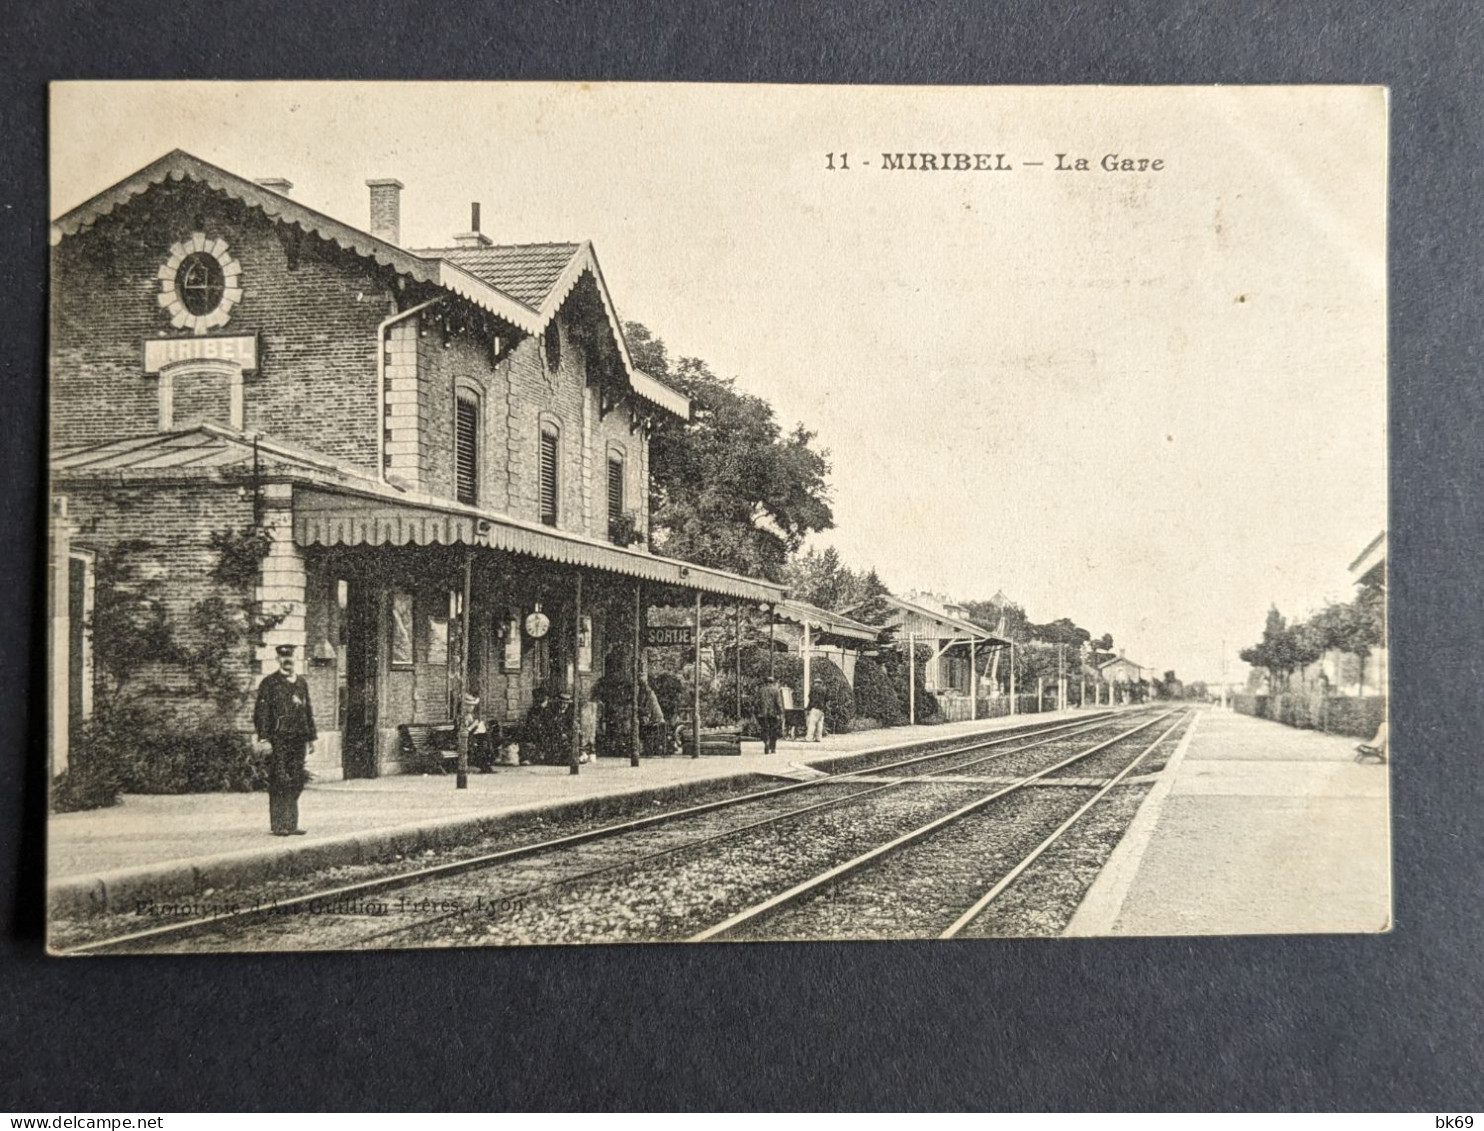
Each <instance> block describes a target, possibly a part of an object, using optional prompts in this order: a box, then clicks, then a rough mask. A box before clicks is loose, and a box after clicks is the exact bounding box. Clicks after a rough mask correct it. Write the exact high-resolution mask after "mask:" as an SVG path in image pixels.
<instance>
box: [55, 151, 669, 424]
mask: <svg viewBox="0 0 1484 1131" xmlns="http://www.w3.org/2000/svg"><path fill="white" fill-rule="evenodd" d="M186 180H189V181H193V182H196V183H199V184H204V185H206V186H207V187H208V188H211V189H214V190H215V191H217V192H220V193H223V194H224V195H226V196H229V197H231V198H232V199H234V200H237V201H239V202H240V203H243V204H246V205H248V206H249V207H252V208H255V209H257V210H259V211H260V212H262V213H263V214H264V215H266V216H269V217H271V218H272V219H274V220H277V221H278V222H280V223H283V224H288V225H290V226H293V227H297V228H299V229H300V230H301V231H304V232H307V233H310V234H312V235H315V236H318V237H319V238H321V239H324V240H328V241H330V242H333V243H334V244H336V246H338V247H341V248H344V249H345V250H347V251H352V252H354V253H356V254H357V255H361V256H363V257H365V258H367V259H371V260H373V261H375V262H377V263H380V264H381V265H382V266H384V267H389V268H391V269H393V270H395V271H397V272H398V273H400V274H402V275H406V276H407V277H409V278H411V279H414V280H416V281H418V282H421V283H427V284H430V285H432V286H436V287H439V288H441V289H443V290H446V291H449V292H451V293H453V294H456V295H458V296H459V297H461V298H463V299H465V300H466V301H468V302H471V303H473V304H474V305H475V306H478V307H480V308H481V309H483V310H486V311H488V312H489V313H491V314H493V315H495V316H496V317H498V318H500V319H502V320H503V321H505V322H507V323H509V324H510V325H511V326H514V327H515V328H516V329H518V330H521V331H523V332H525V333H527V334H539V333H541V332H542V331H543V330H544V329H545V328H546V326H547V325H548V323H550V321H551V319H552V318H553V317H555V315H556V313H557V311H558V310H559V309H560V307H561V305H562V302H563V301H565V299H566V297H567V295H568V294H570V293H571V291H572V288H573V287H574V286H576V285H577V281H578V279H580V278H581V277H582V276H583V275H584V274H588V273H590V274H591V275H592V276H593V278H594V280H595V281H596V283H597V286H598V292H599V294H600V295H601V297H602V301H603V307H604V310H605V311H606V313H607V315H608V322H609V327H610V329H611V330H612V331H613V335H614V340H615V342H616V343H617V345H618V351H619V354H620V355H621V357H622V359H623V366H624V370H625V373H626V375H627V377H628V378H629V383H630V386H631V387H632V389H633V391H634V393H635V395H637V396H639V397H641V398H642V399H643V400H645V401H646V402H648V403H649V404H651V405H653V406H655V407H657V408H661V409H664V410H665V411H667V412H670V413H673V414H675V415H676V416H679V417H681V418H682V419H689V418H690V399H689V398H688V397H686V396H685V394H684V393H681V392H679V391H678V390H676V389H673V388H671V387H670V386H669V385H667V384H666V383H665V382H663V381H661V380H659V379H658V378H656V377H655V376H653V375H652V374H649V373H646V372H644V371H643V370H642V369H639V368H638V367H637V366H636V365H635V364H634V362H633V358H631V357H630V356H629V347H628V342H627V341H626V340H625V338H624V334H623V327H622V325H621V323H620V322H619V319H618V315H617V312H616V311H615V309H614V306H613V302H612V299H611V298H610V296H609V294H608V287H607V284H606V283H605V282H604V281H603V272H602V269H601V268H600V267H599V266H598V260H597V256H596V254H595V253H594V252H593V247H592V244H591V243H586V242H584V243H575V244H566V243H556V244H517V245H511V246H508V247H497V246H494V245H490V246H485V247H470V248H434V249H430V250H427V251H411V250H408V249H407V248H403V247H399V246H397V245H396V244H394V243H389V242H387V241H386V240H383V239H381V238H380V237H378V236H374V235H372V234H371V233H370V232H366V231H363V230H361V229H360V228H356V227H353V226H352V225H350V224H346V223H344V222H343V221H340V220H336V219H335V218H334V217H332V216H327V215H326V214H325V213H323V212H318V211H316V210H315V209H313V208H308V207H306V206H305V205H303V204H300V203H299V202H298V201H297V200H294V199H293V198H291V197H288V196H285V195H284V194H283V193H281V192H277V191H275V190H274V189H271V188H267V187H265V186H264V185H260V184H258V183H257V182H256V181H253V180H249V179H248V178H246V177H241V176H238V175H237V174H236V173H231V172H228V171H227V170H226V169H221V168H218V167H217V166H215V165H213V164H211V163H210V162H207V161H203V160H201V159H200V158H199V157H196V156H194V155H192V154H190V153H187V152H185V151H184V150H182V149H173V150H171V151H170V152H169V153H167V154H165V155H164V156H163V157H161V158H159V159H158V160H155V161H152V162H151V163H150V164H148V165H146V166H145V167H144V168H143V169H140V170H139V171H138V172H135V173H133V174H131V175H130V176H128V177H125V178H124V179H123V180H121V181H119V182H118V183H117V184H115V185H112V186H111V187H109V188H107V189H104V190H103V191H102V192H100V193H98V194H97V195H96V196H94V197H92V198H91V199H89V200H86V201H84V202H83V203H82V204H79V205H78V206H77V207H76V208H73V209H70V210H69V211H67V212H65V213H63V214H62V215H61V216H59V217H57V219H56V220H54V221H53V222H52V226H51V242H52V244H53V245H55V244H58V243H61V241H62V240H64V239H66V238H67V237H69V236H75V235H77V234H78V233H79V232H83V231H86V230H87V229H88V228H90V227H92V226H93V225H94V224H95V223H97V222H98V220H99V219H101V218H102V217H104V216H107V215H109V214H110V213H112V212H113V211H114V210H115V209H117V208H119V207H121V206H122V205H124V204H127V203H128V202H129V201H131V200H133V199H134V198H135V197H137V196H140V195H142V194H143V193H145V192H147V191H149V190H150V189H151V188H153V187H155V186H156V185H160V184H164V183H165V182H166V181H176V182H179V181H186ZM507 288H508V289H507Z"/></svg>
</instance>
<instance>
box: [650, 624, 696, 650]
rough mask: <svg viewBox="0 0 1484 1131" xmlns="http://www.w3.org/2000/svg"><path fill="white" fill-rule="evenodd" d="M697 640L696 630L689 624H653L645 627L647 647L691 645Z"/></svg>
mask: <svg viewBox="0 0 1484 1131" xmlns="http://www.w3.org/2000/svg"><path fill="white" fill-rule="evenodd" d="M695 642H696V630H695V628H694V627H693V626H692V625H688V624H651V625H646V626H645V628H644V646H645V647H646V648H675V647H681V646H685V647H689V646H690V645H692V644H694V643H695Z"/></svg>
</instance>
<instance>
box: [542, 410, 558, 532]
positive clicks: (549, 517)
mask: <svg viewBox="0 0 1484 1131" xmlns="http://www.w3.org/2000/svg"><path fill="white" fill-rule="evenodd" d="M560 444H561V438H560V437H559V436H558V435H557V433H556V431H555V429H551V428H543V429H542V430H541V521H542V522H544V523H546V525H547V526H555V525H556V524H557V503H558V501H559V500H558V498H557V466H558V465H557V455H558V451H559V446H560Z"/></svg>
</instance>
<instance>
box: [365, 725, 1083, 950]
mask: <svg viewBox="0 0 1484 1131" xmlns="http://www.w3.org/2000/svg"><path fill="white" fill-rule="evenodd" d="M1082 721H1085V720H1079V722H1082ZM1105 723H1106V719H1104V720H1102V721H1100V722H1099V723H1098V724H1097V725H1093V726H1084V727H1082V728H1081V729H1080V730H1076V731H1073V732H1072V734H1071V735H1061V734H1057V735H1052V736H1051V737H1050V738H1041V739H1039V740H1038V741H1036V742H1031V743H1027V744H1026V745H1024V746H1017V747H1015V748H1014V749H1013V750H1004V751H1001V752H999V753H998V754H991V755H989V756H988V757H985V758H978V759H975V760H974V761H972V762H967V763H965V764H964V765H965V766H978V765H982V764H983V763H985V762H992V761H994V760H995V759H997V758H1004V757H1007V756H1008V755H1011V754H1020V753H1022V752H1023V751H1026V750H1033V749H1035V748H1036V747H1037V746H1044V745H1046V744H1047V743H1049V742H1054V741H1056V740H1057V739H1058V738H1067V737H1075V736H1076V735H1078V734H1082V733H1086V732H1087V731H1091V730H1097V729H1099V728H1100V727H1101V726H1102V725H1104V724H1105ZM1054 729H1057V730H1061V729H1063V728H1062V727H1057V728H1054ZM1038 733H1043V732H1032V734H1038ZM1012 737H1013V736H1012ZM1019 737H1022V738H1024V737H1029V736H1028V735H1026V734H1024V733H1022V734H1021V735H1020V736H1019ZM1000 741H1008V739H1005V740H1000ZM973 749H982V747H966V748H960V749H956V750H954V751H952V752H951V753H956V754H962V753H966V752H968V751H969V750H973ZM929 757H937V755H930V756H929ZM885 768H890V767H874V768H870V767H868V768H866V769H862V770H852V771H850V772H849V773H847V774H839V775H835V776H832V777H827V778H818V779H814V780H812V781H809V782H804V783H801V784H802V785H810V786H817V785H824V784H829V783H833V782H839V781H841V780H842V779H847V778H850V777H854V776H855V775H857V774H864V773H872V774H874V773H877V772H879V771H880V770H881V769H885ZM961 768H963V767H953V769H961ZM942 772H944V771H941V770H931V771H929V772H928V774H926V775H919V776H915V777H902V778H898V779H896V780H894V781H886V782H878V783H875V784H873V785H872V786H871V787H870V788H868V789H862V790H859V791H857V792H855V793H851V794H847V795H846V796H844V797H831V798H829V799H828V800H825V801H816V802H814V803H813V804H812V805H803V806H800V807H799V808H797V809H789V810H787V811H786V812H783V813H774V814H771V815H770V816H767V817H760V818H759V819H757V820H755V821H749V822H747V823H746V824H743V825H737V826H735V827H734V828H730V829H724V830H722V831H721V832H717V833H710V834H708V835H706V836H701V837H695V838H692V839H690V840H683V841H680V842H679V843H677V844H671V845H666V846H665V847H664V848H659V849H655V850H654V851H652V852H645V853H641V854H640V855H638V856H629V857H625V858H624V859H622V860H615V861H612V862H611V863H607V864H600V865H598V866H597V867H595V868H588V869H585V870H583V871H579V872H573V873H571V874H570V875H565V876H559V877H557V878H555V879H551V880H543V881H541V882H540V883H537V884H532V885H531V886H529V887H525V888H517V889H516V890H514V891H510V892H502V893H501V894H500V896H499V898H500V899H501V900H507V899H523V898H526V897H528V896H531V895H534V894H536V893H537V892H541V891H546V890H548V889H551V888H559V887H563V886H565V885H568V884H575V883H580V882H582V881H583V880H589V879H592V878H593V877H595V876H601V875H606V874H608V873H610V872H620V871H624V870H627V869H633V868H638V867H641V866H643V865H646V864H650V863H653V862H654V861H655V860H659V859H662V858H664V857H666V856H673V855H675V854H677V853H680V852H687V851H690V850H691V849H696V848H703V847H705V846H706V845H708V844H715V843H716V842H717V841H721V840H727V839H729V838H731V837H734V836H739V835H741V834H742V833H746V832H751V831H752V830H754V829H760V828H764V827H766V826H768V825H774V824H779V823H781V822H783V821H790V820H793V819H794V818H795V817H801V816H803V815H805V814H806V813H813V812H817V811H818V810H820V809H830V808H834V807H835V806H837V805H853V804H855V803H856V802H858V801H860V800H861V799H863V798H866V797H873V796H875V795H876V794H879V793H884V792H885V791H887V790H890V789H898V788H900V787H901V786H904V785H910V784H912V783H914V782H921V781H924V780H926V779H927V777H929V776H931V775H932V774H937V773H942ZM793 788H794V787H789V790H791V789H793ZM780 792H787V790H779V791H768V792H767V793H755V794H750V795H748V796H747V797H746V798H745V800H748V801H756V800H757V799H758V798H761V797H776V796H777V795H778V793H780ZM698 808H699V807H698ZM679 815H681V814H679V813H676V814H660V815H657V816H656V817H654V818H644V820H645V821H647V822H650V823H655V824H658V823H662V822H663V821H664V819H665V818H666V817H670V816H679ZM628 831H633V830H632V829H630V830H628ZM583 835H585V834H583ZM556 843H557V842H555V841H552V842H548V844H550V845H555V844H556ZM437 867H451V866H445V865H439V866H437ZM442 874H444V875H447V874H450V873H448V872H445V873H442ZM408 886H411V885H410V884H409V885H408ZM463 914H465V912H464V911H462V910H458V911H446V912H440V913H439V914H437V915H433V916H429V917H426V918H423V919H419V920H417V921H416V922H415V923H403V924H399V925H397V926H395V927H387V928H384V929H382V930H379V931H373V932H372V933H370V934H368V935H362V936H360V937H359V938H357V939H356V940H355V943H356V945H361V944H364V943H368V942H372V941H374V940H376V939H384V938H391V937H393V936H395V935H401V934H407V933H410V932H412V931H416V930H421V929H424V928H426V927H427V926H429V925H430V924H433V923H440V922H446V921H448V920H450V919H457V918H459V917H460V916H461V915H463Z"/></svg>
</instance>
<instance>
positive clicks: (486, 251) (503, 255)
mask: <svg viewBox="0 0 1484 1131" xmlns="http://www.w3.org/2000/svg"><path fill="white" fill-rule="evenodd" d="M581 250H582V244H580V243H522V244H489V245H486V246H483V247H435V248H421V249H419V250H418V252H417V254H418V255H422V256H427V257H429V258H434V259H446V260H448V261H449V262H450V263H456V264H458V266H460V267H462V268H463V269H464V270H465V271H468V272H469V273H470V274H471V275H478V276H479V277H480V278H481V279H483V280H484V281H485V282H486V283H489V284H490V285H491V286H494V287H499V288H500V290H502V291H504V292H505V293H506V294H508V295H513V296H515V297H516V298H518V299H520V301H521V302H523V303H525V304H526V305H527V306H529V307H531V309H533V310H539V309H540V308H541V306H542V304H543V303H545V301H546V299H547V297H548V296H549V295H550V294H551V293H552V291H553V290H554V289H555V288H556V284H557V280H558V279H560V278H561V277H562V273H563V272H564V271H566V269H567V265H568V264H569V263H571V262H572V260H573V259H574V258H576V256H577V253H578V252H580V251H581Z"/></svg>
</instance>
